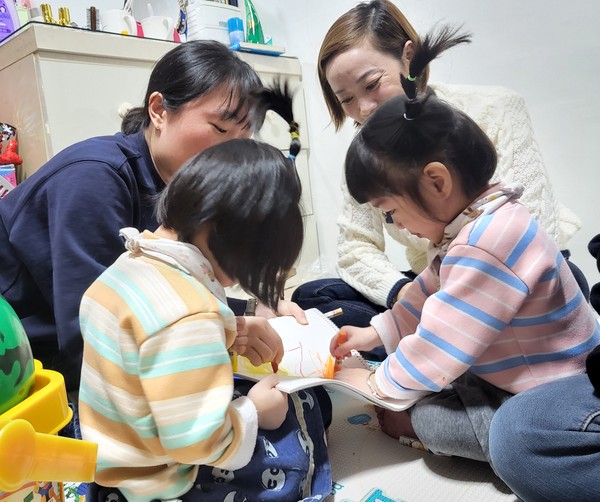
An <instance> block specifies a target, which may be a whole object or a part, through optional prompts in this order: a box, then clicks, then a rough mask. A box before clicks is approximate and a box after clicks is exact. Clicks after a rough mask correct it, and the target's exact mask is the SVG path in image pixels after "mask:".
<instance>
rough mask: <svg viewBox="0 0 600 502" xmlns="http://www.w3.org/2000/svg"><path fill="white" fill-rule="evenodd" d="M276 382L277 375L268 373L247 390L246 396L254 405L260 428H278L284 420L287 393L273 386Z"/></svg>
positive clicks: (277, 380)
mask: <svg viewBox="0 0 600 502" xmlns="http://www.w3.org/2000/svg"><path fill="white" fill-rule="evenodd" d="M278 382H279V378H277V375H269V376H267V377H265V378H263V379H262V380H260V381H259V382H256V383H255V384H254V386H253V387H252V388H251V389H250V392H248V397H249V398H250V400H251V401H252V402H253V403H254V406H256V411H257V412H258V426H259V427H260V428H261V429H266V430H274V429H278V428H279V427H280V426H281V424H282V423H283V421H284V420H285V415H286V414H287V411H288V398H287V394H285V393H283V392H281V391H280V390H277V389H276V388H275V386H276V385H277V383H278Z"/></svg>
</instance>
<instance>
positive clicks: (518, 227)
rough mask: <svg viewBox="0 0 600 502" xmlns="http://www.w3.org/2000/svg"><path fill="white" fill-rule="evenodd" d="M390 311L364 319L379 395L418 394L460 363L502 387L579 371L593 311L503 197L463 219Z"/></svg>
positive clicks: (560, 261) (452, 374)
mask: <svg viewBox="0 0 600 502" xmlns="http://www.w3.org/2000/svg"><path fill="white" fill-rule="evenodd" d="M432 263H433V264H432V265H430V266H429V267H428V268H427V269H425V270H424V271H423V272H422V273H421V274H420V275H419V276H418V277H417V278H416V280H415V281H414V282H413V283H412V284H411V285H410V286H409V287H408V290H407V292H406V294H405V295H404V296H403V297H402V299H401V300H400V301H398V302H397V303H396V304H395V305H394V307H393V308H392V309H391V310H388V311H386V312H384V313H383V314H380V315H378V316H376V317H374V318H373V319H372V321H371V324H372V326H373V327H375V329H376V330H377V333H378V334H379V336H380V338H381V340H382V341H383V343H384V345H385V348H386V351H387V353H388V357H387V359H386V360H385V361H384V363H383V364H382V366H381V368H380V369H378V371H377V373H376V381H377V385H378V387H379V389H380V390H381V391H382V392H383V393H385V394H386V395H388V396H390V397H393V398H396V399H404V400H408V401H411V400H412V401H417V400H418V399H419V398H420V397H421V396H423V395H424V393H429V392H439V391H440V390H441V389H443V388H444V387H445V386H446V385H448V384H450V383H452V382H453V381H454V380H455V379H456V378H458V377H459V376H461V375H462V374H463V373H465V372H466V371H467V370H470V371H471V372H472V373H474V374H476V375H478V376H479V377H481V378H482V379H484V380H486V381H488V382H489V383H491V384H493V385H495V386H497V387H499V388H501V389H504V390H506V391H508V392H512V393H518V392H522V391H524V390H527V389H529V388H531V387H535V386H536V385H540V384H543V383H545V382H548V381H551V380H555V379H558V378H562V377H567V376H570V375H576V374H581V373H584V372H585V358H586V355H587V354H588V352H590V351H591V350H592V349H593V348H594V347H595V346H596V345H598V344H599V343H600V329H599V325H598V322H597V320H596V316H595V314H594V312H593V310H592V309H591V307H590V306H589V305H588V303H587V302H586V300H585V298H584V296H583V295H582V293H581V291H580V289H579V286H578V284H577V282H576V281H575V279H574V277H573V275H572V273H571V271H570V270H569V266H568V264H567V263H566V261H565V260H564V258H563V256H562V255H561V253H560V251H559V250H558V248H557V246H556V244H555V243H554V241H553V240H552V239H551V238H550V237H549V236H548V234H547V233H546V232H545V231H544V230H543V229H542V228H541V227H540V226H539V225H538V223H537V221H536V220H535V219H533V218H532V217H531V215H530V214H529V212H528V210H527V209H526V208H525V207H524V206H523V205H521V204H520V203H519V202H516V201H514V200H509V201H508V202H506V203H505V204H504V205H502V206H500V207H498V208H497V209H495V210H494V211H492V212H490V213H489V214H488V213H484V214H482V215H480V216H479V217H477V218H476V219H475V220H474V221H471V222H469V223H468V224H467V225H465V226H464V227H463V228H462V229H461V230H460V231H459V232H458V234H457V236H456V238H455V239H454V240H453V241H452V242H451V243H450V245H449V246H448V249H447V253H446V255H445V256H444V257H443V259H442V260H441V263H440V261H439V260H437V261H435V260H434V262H432Z"/></svg>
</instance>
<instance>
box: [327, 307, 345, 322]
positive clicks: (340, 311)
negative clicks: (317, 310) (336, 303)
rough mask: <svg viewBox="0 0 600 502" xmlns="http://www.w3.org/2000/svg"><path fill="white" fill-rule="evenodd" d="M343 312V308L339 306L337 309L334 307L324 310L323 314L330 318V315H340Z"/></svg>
mask: <svg viewBox="0 0 600 502" xmlns="http://www.w3.org/2000/svg"><path fill="white" fill-rule="evenodd" d="M343 313H344V311H343V309H342V308H341V307H340V308H337V309H334V310H330V311H329V312H325V313H324V314H323V315H324V316H325V317H327V319H331V318H332V317H337V316H340V315H342V314H343Z"/></svg>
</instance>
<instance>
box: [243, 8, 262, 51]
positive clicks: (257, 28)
mask: <svg viewBox="0 0 600 502" xmlns="http://www.w3.org/2000/svg"><path fill="white" fill-rule="evenodd" d="M244 5H245V7H246V42H250V43H253V44H264V43H265V36H264V34H263V30H262V25H261V24H260V19H259V18H258V15H257V14H256V9H255V8H254V4H253V3H252V0H244Z"/></svg>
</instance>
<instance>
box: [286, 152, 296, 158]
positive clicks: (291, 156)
mask: <svg viewBox="0 0 600 502" xmlns="http://www.w3.org/2000/svg"><path fill="white" fill-rule="evenodd" d="M295 158H296V156H295V155H292V154H291V153H290V154H289V155H288V159H292V160H294V159H295Z"/></svg>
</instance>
